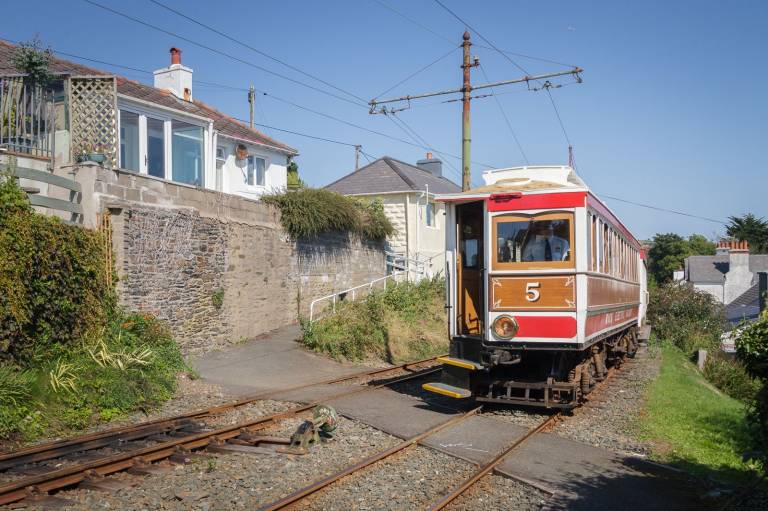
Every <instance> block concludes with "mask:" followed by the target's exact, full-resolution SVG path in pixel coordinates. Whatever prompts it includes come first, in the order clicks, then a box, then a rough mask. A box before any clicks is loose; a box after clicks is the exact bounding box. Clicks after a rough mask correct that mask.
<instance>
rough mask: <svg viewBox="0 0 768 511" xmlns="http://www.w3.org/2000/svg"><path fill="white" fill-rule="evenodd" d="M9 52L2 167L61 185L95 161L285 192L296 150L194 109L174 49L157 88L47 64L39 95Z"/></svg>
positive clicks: (187, 76)
mask: <svg viewBox="0 0 768 511" xmlns="http://www.w3.org/2000/svg"><path fill="white" fill-rule="evenodd" d="M16 51H17V47H16V46H14V45H11V44H7V43H4V42H1V41H0V112H3V116H1V117H0V149H2V150H3V152H2V153H0V158H3V159H7V158H8V156H9V155H10V156H14V157H15V158H16V160H17V162H18V163H17V165H18V166H19V167H24V168H27V169H31V170H32V171H48V172H52V173H53V174H59V175H61V174H66V172H65V171H64V170H63V169H71V168H72V166H73V165H75V164H77V163H78V162H81V161H84V160H88V159H92V158H93V156H92V155H93V154H96V155H97V156H96V159H101V158H103V159H104V160H105V161H104V162H103V164H104V166H105V167H106V168H111V169H112V170H114V171H116V172H118V173H136V174H140V175H143V176H145V177H148V178H154V179H157V180H163V181H169V182H173V183H178V184H182V185H188V186H192V187H196V188H204V189H209V190H215V191H219V192H224V193H229V194H234V195H240V196H243V197H247V198H251V199H256V198H258V197H259V196H260V195H262V194H263V193H265V192H266V191H269V190H279V189H283V188H285V187H286V184H287V162H288V161H289V159H290V158H292V157H294V156H296V155H297V154H298V152H297V151H296V149H294V148H292V147H290V146H288V145H287V144H284V143H282V142H279V141H277V140H274V139H272V138H270V137H268V136H267V135H265V134H263V133H261V132H259V131H257V130H255V129H252V128H249V127H248V126H246V125H245V124H244V123H242V122H240V121H238V120H236V119H234V118H232V117H230V116H228V115H226V114H224V113H222V112H220V111H218V110H216V109H215V108H213V107H211V106H209V105H207V104H205V103H203V102H202V101H200V100H198V99H195V98H194V97H193V80H192V75H193V71H192V69H190V68H189V67H187V66H185V65H183V64H182V61H181V50H179V49H177V48H171V50H170V65H169V66H168V67H164V68H162V69H158V70H157V71H155V72H154V86H149V85H145V84H143V83H139V82H136V81H132V80H128V79H126V78H123V77H119V76H113V75H111V74H108V73H105V72H103V71H100V70H97V69H93V68H90V67H87V66H83V65H81V64H76V63H73V62H68V61H66V60H62V59H58V58H53V59H52V60H51V63H50V69H49V71H50V73H51V74H52V75H53V76H54V80H53V82H52V84H50V85H47V86H45V87H40V86H39V85H36V84H32V83H27V81H26V80H25V79H24V78H25V76H24V72H23V71H22V70H19V69H16V68H15V67H14V65H13V55H14V53H15V52H16ZM16 112H28V115H27V116H21V115H17V114H16ZM102 154H103V156H100V155H102ZM89 155H91V156H89ZM0 163H2V161H0ZM37 176H38V177H39V174H38V175H37ZM59 182H60V181H59ZM60 183H61V182H60ZM48 184H51V183H48ZM37 185H41V187H39V188H38V189H35V191H34V193H35V194H37V195H41V196H46V195H47V190H48V188H49V186H48V185H47V184H46V183H42V184H41V183H37ZM37 202H38V203H40V204H42V203H47V204H51V202H50V201H45V200H42V199H37ZM34 203H35V201H33V204H34ZM74 209H76V208H74ZM72 213H73V215H72V216H73V218H72V220H74V221H80V222H82V218H80V219H78V218H77V214H76V212H75V211H72Z"/></svg>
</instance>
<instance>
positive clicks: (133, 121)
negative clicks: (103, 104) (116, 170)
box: [120, 110, 140, 172]
mask: <svg viewBox="0 0 768 511" xmlns="http://www.w3.org/2000/svg"><path fill="white" fill-rule="evenodd" d="M120 168H123V169H125V170H133V171H136V172H138V171H139V170H140V160H139V115H138V114H135V113H133V112H127V111H125V110H120Z"/></svg>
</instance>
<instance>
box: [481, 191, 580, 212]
mask: <svg viewBox="0 0 768 511" xmlns="http://www.w3.org/2000/svg"><path fill="white" fill-rule="evenodd" d="M586 196H587V192H564V193H537V194H532V195H523V196H521V197H513V196H512V195H511V194H499V195H498V196H496V197H494V196H493V195H492V196H491V197H490V198H489V199H488V211H518V210H521V209H555V208H581V207H584V198H585V197H586Z"/></svg>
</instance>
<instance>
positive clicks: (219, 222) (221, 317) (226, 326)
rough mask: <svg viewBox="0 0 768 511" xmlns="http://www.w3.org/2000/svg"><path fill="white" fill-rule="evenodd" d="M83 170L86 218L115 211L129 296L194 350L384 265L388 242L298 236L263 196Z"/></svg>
mask: <svg viewBox="0 0 768 511" xmlns="http://www.w3.org/2000/svg"><path fill="white" fill-rule="evenodd" d="M77 179H78V181H80V182H81V183H82V184H83V188H84V193H83V196H84V202H83V205H84V208H85V209H86V211H87V213H86V215H85V217H86V218H85V219H86V224H88V225H95V224H96V214H97V213H100V212H101V211H104V210H109V211H110V213H111V219H112V231H113V246H114V251H115V260H116V267H117V272H118V276H119V277H120V282H119V294H120V300H121V302H122V303H123V304H124V305H126V306H127V307H129V308H131V309H134V310H142V311H148V312H151V313H153V314H156V315H157V316H158V317H160V318H162V319H164V320H166V321H168V323H169V324H170V325H171V328H172V329H173V332H174V335H175V336H176V338H177V340H178V341H179V342H180V344H181V345H182V348H183V350H184V351H185V352H186V353H199V352H203V351H207V350H210V349H214V348H216V347H219V346H223V345H226V344H229V343H232V342H238V341H240V340H242V339H244V338H251V337H254V336H257V335H259V334H262V333H264V332H267V331H269V330H273V329H275V328H278V327H281V326H284V325H286V324H290V323H293V322H295V321H296V320H297V318H298V315H299V314H303V315H306V314H307V313H308V310H309V304H310V302H311V301H312V300H313V299H314V298H317V297H320V296H324V295H327V294H330V293H333V292H335V291H341V290H344V289H346V288H349V287H352V286H355V285H359V284H363V283H365V282H368V281H370V280H372V279H374V278H377V277H381V276H383V275H384V274H385V258H384V250H383V243H364V242H360V241H357V240H353V239H349V238H348V237H347V236H345V235H340V234H335V235H328V236H324V237H322V238H319V239H316V240H313V241H301V242H295V241H292V240H290V239H289V238H288V236H287V235H286V233H285V232H284V231H283V230H282V228H281V227H280V224H279V216H278V213H277V211H276V210H274V209H273V208H271V207H269V206H266V205H265V204H263V203H261V202H257V201H253V200H248V199H245V198H242V197H236V196H233V195H228V194H222V193H218V192H213V191H210V190H202V189H196V188H194V187H190V186H186V185H181V184H177V183H171V182H168V181H164V180H160V179H157V178H153V177H151V176H145V175H137V174H133V173H125V172H119V171H109V170H105V169H103V168H100V167H98V166H81V167H80V168H79V169H78V170H77ZM87 190H88V191H87ZM219 299H220V301H219Z"/></svg>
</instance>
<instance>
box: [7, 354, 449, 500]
mask: <svg viewBox="0 0 768 511" xmlns="http://www.w3.org/2000/svg"><path fill="white" fill-rule="evenodd" d="M435 360H436V357H434V358H428V359H424V360H419V361H416V362H412V363H408V364H402V365H400V366H395V367H389V368H383V369H375V370H372V371H363V372H360V373H355V374H352V375H349V376H345V377H341V378H333V379H329V380H325V381H320V382H314V383H310V384H305V385H297V386H294V387H291V388H287V389H279V390H275V391H269V392H264V393H259V394H255V395H252V396H248V397H246V398H243V399H240V400H237V401H234V402H231V403H225V404H223V405H219V406H215V407H211V408H206V409H202V410H196V411H193V412H190V413H188V414H183V415H177V416H174V417H170V418H164V419H157V420H153V421H148V422H145V423H142V424H138V425H135V426H127V427H120V428H113V429H110V430H105V431H101V432H97V433H91V434H87V435H83V436H80V437H76V438H73V439H68V440H60V441H54V442H48V443H44V444H39V445H35V446H31V447H28V448H24V449H20V450H18V451H14V452H9V453H4V454H1V455H0V472H3V471H17V473H19V474H22V475H25V474H31V475H28V476H24V477H21V478H20V479H17V480H13V481H10V482H7V483H4V484H0V505H5V504H11V503H14V502H18V501H21V500H24V499H29V500H30V501H32V502H34V503H37V504H40V505H46V503H47V504H49V505H52V506H53V505H56V498H55V497H51V496H49V495H48V494H49V492H52V491H56V490H59V489H62V488H66V487H71V486H74V485H77V484H81V483H82V484H84V485H86V486H88V487H91V488H96V489H98V488H100V487H101V488H102V489H108V488H109V486H110V485H109V483H108V482H105V481H104V479H103V478H104V476H106V475H109V474H113V473H115V472H120V471H123V470H131V471H133V472H135V473H140V474H141V473H143V474H147V473H153V472H154V471H156V469H157V467H155V466H153V465H152V463H153V462H156V461H160V460H164V459H171V460H172V461H179V462H182V461H184V460H185V459H188V458H190V457H192V456H194V451H195V450H199V449H203V448H207V447H219V448H220V447H221V446H222V445H224V446H227V445H228V444H229V443H230V442H231V443H232V444H229V445H241V446H242V445H248V444H249V442H252V441H253V438H252V436H251V435H252V434H253V433H255V432H257V431H259V430H262V429H265V428H267V427H268V426H270V425H273V424H275V423H277V422H279V421H281V420H284V419H288V418H291V417H296V416H297V415H299V414H302V413H304V412H307V411H309V410H311V409H312V408H314V407H315V406H317V405H318V404H320V403H321V402H320V401H315V402H312V403H309V404H306V405H300V406H297V407H294V408H291V409H288V410H286V411H283V412H278V413H273V414H269V415H264V416H260V417H256V418H254V419H251V420H247V421H241V422H238V423H235V424H231V425H227V426H222V427H208V426H207V425H206V424H205V422H204V420H205V419H206V418H211V417H216V416H219V415H221V414H222V413H225V412H227V411H229V410H233V409H236V408H239V407H243V406H246V405H248V404H250V403H253V402H255V401H258V400H262V399H265V398H267V397H269V396H275V395H279V394H281V393H284V392H288V391H293V390H300V389H302V388H308V387H314V386H320V385H332V384H338V383H344V382H348V381H353V380H356V379H360V380H368V381H370V380H371V379H374V378H376V377H386V376H387V373H396V372H398V371H408V373H407V374H405V375H399V376H393V377H391V378H390V379H388V380H386V381H384V382H382V383H375V384H373V385H364V386H358V385H354V386H352V385H350V387H349V390H346V391H342V392H340V393H338V394H335V395H333V396H331V397H329V398H326V399H323V400H322V402H323V403H326V402H329V401H333V400H334V399H337V398H340V397H343V396H349V395H352V394H358V393H362V392H368V391H372V390H375V389H378V388H382V387H386V386H389V385H393V384H395V383H400V382H403V381H408V380H411V379H415V378H419V377H422V376H424V375H427V374H431V373H433V372H436V371H439V370H440V367H434V365H433V363H434V362H435ZM375 381H381V380H380V379H379V380H375ZM366 383H368V382H366ZM147 442H150V443H151V445H147ZM104 448H112V449H115V450H117V451H118V452H115V453H111V454H106V455H101V454H98V453H96V452H93V451H96V450H99V449H104ZM52 460H53V461H55V460H66V461H69V462H71V463H72V464H71V465H68V466H64V467H62V468H56V467H51V466H50V465H41V463H44V462H50V461H52ZM59 503H61V502H60V501H59Z"/></svg>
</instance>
